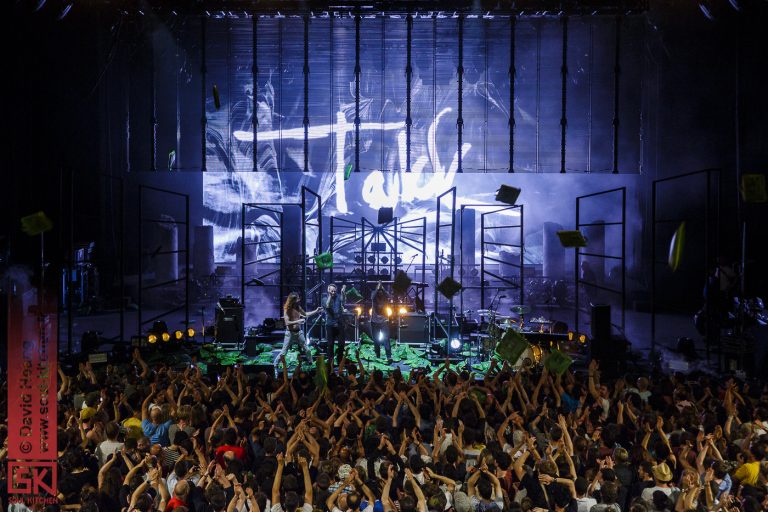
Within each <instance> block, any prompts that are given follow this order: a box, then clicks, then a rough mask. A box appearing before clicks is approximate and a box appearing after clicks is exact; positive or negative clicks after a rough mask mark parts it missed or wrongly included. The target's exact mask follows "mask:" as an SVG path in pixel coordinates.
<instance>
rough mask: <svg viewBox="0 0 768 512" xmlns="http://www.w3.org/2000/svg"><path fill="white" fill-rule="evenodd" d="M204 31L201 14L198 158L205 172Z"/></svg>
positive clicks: (204, 19) (206, 124)
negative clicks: (199, 154)
mask: <svg viewBox="0 0 768 512" xmlns="http://www.w3.org/2000/svg"><path fill="white" fill-rule="evenodd" d="M205 32H206V17H205V15H203V16H201V18H200V56H201V57H200V59H201V60H200V84H201V85H200V108H201V110H200V146H201V147H200V152H201V158H202V159H201V160H200V162H201V163H200V170H201V171H203V172H205V171H207V170H208V169H207V168H206V145H207V143H206V132H207V131H208V118H207V116H206V113H205V96H206V91H205V87H206V84H205V78H206V73H207V72H208V69H207V68H206V63H205V46H206V41H205Z"/></svg>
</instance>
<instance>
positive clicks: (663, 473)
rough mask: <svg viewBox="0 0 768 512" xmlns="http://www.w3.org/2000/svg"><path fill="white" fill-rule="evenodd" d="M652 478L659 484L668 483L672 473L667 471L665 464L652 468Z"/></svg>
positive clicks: (667, 467)
mask: <svg viewBox="0 0 768 512" xmlns="http://www.w3.org/2000/svg"><path fill="white" fill-rule="evenodd" d="M652 471H653V478H655V479H656V480H658V481H659V482H670V481H671V480H672V471H670V470H669V466H667V464H666V463H665V462H662V463H661V464H657V465H656V466H653V468H652Z"/></svg>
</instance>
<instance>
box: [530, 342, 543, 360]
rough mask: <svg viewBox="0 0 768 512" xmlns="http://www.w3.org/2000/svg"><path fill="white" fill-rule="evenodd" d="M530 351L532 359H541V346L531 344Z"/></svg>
mask: <svg viewBox="0 0 768 512" xmlns="http://www.w3.org/2000/svg"><path fill="white" fill-rule="evenodd" d="M531 352H533V359H534V360H535V361H536V362H537V363H538V362H539V361H541V356H542V355H543V351H542V350H541V347H540V346H538V345H532V346H531Z"/></svg>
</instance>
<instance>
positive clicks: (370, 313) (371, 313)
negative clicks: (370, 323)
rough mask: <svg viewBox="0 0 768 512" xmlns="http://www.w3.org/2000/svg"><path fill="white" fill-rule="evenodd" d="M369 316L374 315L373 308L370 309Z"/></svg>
mask: <svg viewBox="0 0 768 512" xmlns="http://www.w3.org/2000/svg"><path fill="white" fill-rule="evenodd" d="M368 316H373V308H370V309H368Z"/></svg>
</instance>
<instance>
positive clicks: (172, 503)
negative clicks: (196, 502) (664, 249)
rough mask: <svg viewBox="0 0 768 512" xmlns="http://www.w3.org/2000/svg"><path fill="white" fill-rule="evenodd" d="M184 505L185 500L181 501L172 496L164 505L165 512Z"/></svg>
mask: <svg viewBox="0 0 768 512" xmlns="http://www.w3.org/2000/svg"><path fill="white" fill-rule="evenodd" d="M186 506H187V504H186V503H185V502H183V501H181V500H180V499H179V498H177V497H176V496H174V497H173V498H171V499H170V500H169V501H168V504H167V505H166V506H165V512H168V511H170V510H173V509H175V508H176V507H186Z"/></svg>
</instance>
